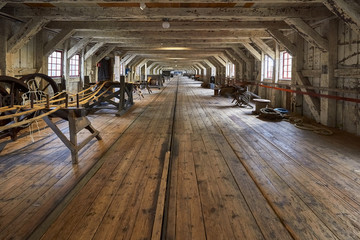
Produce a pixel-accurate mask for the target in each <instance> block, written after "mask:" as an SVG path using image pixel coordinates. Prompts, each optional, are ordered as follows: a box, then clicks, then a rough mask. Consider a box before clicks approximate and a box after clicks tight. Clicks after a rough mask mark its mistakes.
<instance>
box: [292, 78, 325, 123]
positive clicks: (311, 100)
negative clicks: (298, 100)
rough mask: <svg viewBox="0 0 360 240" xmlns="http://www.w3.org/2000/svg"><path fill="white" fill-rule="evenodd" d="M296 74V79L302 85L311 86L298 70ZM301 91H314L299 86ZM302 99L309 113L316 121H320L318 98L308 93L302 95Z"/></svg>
mask: <svg viewBox="0 0 360 240" xmlns="http://www.w3.org/2000/svg"><path fill="white" fill-rule="evenodd" d="M295 74H296V81H297V82H298V83H299V84H300V85H302V86H304V85H305V86H312V84H311V83H310V81H309V79H308V78H306V77H304V76H303V75H302V73H301V71H298V72H296V73H295ZM300 89H301V91H303V92H312V93H315V92H314V90H312V89H307V88H303V87H300ZM304 100H305V102H306V103H307V104H308V106H309V109H310V111H311V114H312V115H313V117H314V119H315V120H316V121H317V122H320V100H319V98H315V97H311V96H309V95H304Z"/></svg>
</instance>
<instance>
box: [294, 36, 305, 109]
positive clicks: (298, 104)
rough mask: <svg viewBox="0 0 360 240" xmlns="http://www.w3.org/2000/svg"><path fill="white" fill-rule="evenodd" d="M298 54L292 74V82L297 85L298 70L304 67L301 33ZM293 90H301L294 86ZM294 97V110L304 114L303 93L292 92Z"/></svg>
mask: <svg viewBox="0 0 360 240" xmlns="http://www.w3.org/2000/svg"><path fill="white" fill-rule="evenodd" d="M296 48H297V50H296V55H295V57H294V58H293V61H292V69H293V71H292V74H291V84H292V85H296V82H297V80H296V78H297V76H296V71H300V70H302V69H303V59H304V39H303V38H302V37H301V36H300V34H297V35H296ZM292 89H293V90H300V89H299V88H294V87H293V88H292ZM292 96H293V97H294V99H292V109H291V110H292V112H294V113H296V114H301V115H302V113H303V112H302V109H303V106H302V104H303V96H302V95H301V94H292Z"/></svg>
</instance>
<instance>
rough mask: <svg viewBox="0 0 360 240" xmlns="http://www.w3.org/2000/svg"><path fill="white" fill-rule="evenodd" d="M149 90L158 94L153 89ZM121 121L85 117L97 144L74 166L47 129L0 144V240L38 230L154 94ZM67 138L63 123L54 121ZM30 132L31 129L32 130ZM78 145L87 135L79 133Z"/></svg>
mask: <svg viewBox="0 0 360 240" xmlns="http://www.w3.org/2000/svg"><path fill="white" fill-rule="evenodd" d="M154 92H159V91H158V90H154ZM134 98H135V102H136V103H135V105H134V106H133V107H132V108H131V109H130V110H129V111H128V112H127V113H126V115H125V116H123V117H115V113H116V111H114V110H106V111H104V110H100V111H99V112H97V113H96V114H94V115H90V116H89V119H90V120H91V122H92V125H93V126H94V127H95V128H96V129H98V130H99V131H100V132H101V136H102V137H103V140H102V141H97V140H96V139H93V140H92V141H91V142H90V143H89V144H87V145H86V146H85V147H84V148H83V149H82V150H81V151H80V153H79V164H77V165H72V164H71V156H70V150H69V149H68V148H66V147H65V145H64V144H63V143H62V142H61V141H60V139H59V138H57V136H56V135H55V134H54V133H53V132H52V131H51V130H50V129H49V128H45V129H44V127H45V126H44V123H43V122H40V123H39V127H40V129H41V131H35V132H34V134H33V135H32V138H33V139H34V141H32V138H31V135H29V134H28V131H26V130H24V131H22V132H21V133H20V136H19V139H18V140H17V141H16V142H12V141H10V140H8V139H2V140H0V147H1V153H0V239H26V238H28V237H29V236H30V234H31V233H32V232H33V231H35V230H36V229H37V227H38V226H39V225H41V223H42V222H43V221H44V220H45V219H46V217H47V216H48V215H49V214H50V213H51V212H52V211H53V210H54V209H55V207H56V206H57V205H58V204H60V203H61V202H63V201H64V198H65V196H66V195H68V194H69V193H70V191H71V190H72V189H73V188H74V187H75V186H77V185H78V184H79V182H80V181H81V180H82V179H83V178H84V176H86V174H87V173H88V172H89V171H90V169H93V167H94V166H96V164H97V163H98V162H99V160H100V157H101V156H102V155H103V154H104V153H105V152H106V151H107V150H108V149H109V148H110V146H111V145H112V144H113V143H114V142H115V141H116V139H118V138H119V137H120V136H121V135H122V134H123V133H124V131H125V130H126V129H127V128H128V127H129V126H130V125H131V124H132V122H133V121H134V119H136V118H137V117H138V116H139V115H140V114H142V112H143V111H144V110H145V109H146V107H147V105H148V103H149V102H151V101H152V100H154V99H155V98H156V94H152V95H148V94H145V98H144V99H142V100H139V99H138V98H137V97H136V96H135V97H134ZM57 125H58V127H59V128H60V129H61V130H62V131H63V132H64V133H65V135H68V124H67V122H65V121H63V120H58V121H57ZM35 129H37V128H36V126H35ZM78 136H79V139H78V140H79V142H80V141H81V140H83V139H85V138H86V136H88V133H87V131H82V132H80V133H79V134H78Z"/></svg>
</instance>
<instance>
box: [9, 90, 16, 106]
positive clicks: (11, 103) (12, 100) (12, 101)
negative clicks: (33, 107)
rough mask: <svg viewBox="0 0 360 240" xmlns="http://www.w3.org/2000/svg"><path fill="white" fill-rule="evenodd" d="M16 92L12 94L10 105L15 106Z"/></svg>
mask: <svg viewBox="0 0 360 240" xmlns="http://www.w3.org/2000/svg"><path fill="white" fill-rule="evenodd" d="M14 98H15V97H14V93H12V94H11V95H10V107H11V108H12V107H13V106H14Z"/></svg>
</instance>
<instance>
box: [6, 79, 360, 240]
mask: <svg viewBox="0 0 360 240" xmlns="http://www.w3.org/2000/svg"><path fill="white" fill-rule="evenodd" d="M251 112H252V109H248V108H239V107H235V106H234V104H232V103H231V99H228V98H220V97H217V96H214V95H213V90H210V89H204V88H201V87H200V83H199V82H198V81H194V80H192V79H189V78H186V77H174V78H173V79H172V80H171V81H170V82H168V83H167V84H166V86H165V87H164V88H163V89H162V90H158V91H156V92H154V94H152V95H151V96H149V97H148V98H147V100H146V101H142V102H139V104H136V105H135V106H134V109H132V110H131V111H130V112H128V113H127V114H126V115H125V116H124V118H118V120H117V121H119V122H118V123H120V121H124V119H126V118H128V120H127V121H128V122H127V123H126V124H124V125H126V128H125V127H123V128H122V130H121V133H120V130H118V132H117V131H109V132H107V133H106V134H107V135H108V136H109V137H110V136H111V135H112V136H113V137H110V138H111V139H112V143H104V144H105V145H106V144H107V145H108V146H109V147H108V150H107V149H105V150H104V149H103V150H102V152H103V154H101V156H98V158H94V157H90V156H88V155H89V154H86V151H90V150H89V149H87V150H84V151H83V152H81V154H83V155H81V154H80V161H79V165H78V166H73V167H72V168H73V169H72V170H70V171H68V172H67V173H66V174H63V173H61V171H64V169H65V166H64V165H67V167H68V168H71V163H70V161H67V162H66V163H63V166H62V167H60V165H59V163H57V162H58V161H56V160H54V161H53V163H52V164H48V165H47V167H46V169H40V166H41V162H44V161H45V159H38V160H36V159H32V161H31V162H30V161H28V162H27V165H26V166H25V165H23V166H22V168H20V167H19V166H17V167H16V168H15V167H14V169H15V170H12V171H11V172H10V173H8V178H11V177H12V178H13V179H15V177H16V179H18V182H20V181H21V178H24V179H26V178H29V179H32V178H34V179H36V178H37V177H38V176H37V175H40V174H43V173H41V172H42V171H47V172H51V174H43V175H42V179H43V181H44V183H43V184H44V185H47V188H46V189H45V188H44V186H41V183H40V182H38V184H35V183H34V184H32V185H29V186H28V187H24V188H22V187H21V186H17V188H18V190H14V189H13V190H12V191H10V190H9V188H6V186H7V185H6V181H5V180H3V181H2V182H1V183H0V190H1V208H0V209H1V216H0V217H1V221H0V222H1V225H0V238H1V239H25V238H28V239H40V238H41V239H160V238H162V239H359V238H360V226H359V225H360V223H359V222H360V221H359V219H360V211H359V209H360V206H359V205H360V180H359V179H360V178H359V173H360V160H359V156H360V144H359V142H360V141H358V139H357V141H349V140H348V139H349V136H350V134H347V133H344V132H341V131H336V130H334V131H335V134H334V135H332V136H323V135H318V134H316V133H314V132H310V131H304V130H301V129H298V128H295V127H294V126H293V125H292V124H290V123H289V122H286V121H276V122H274V121H264V120H261V119H259V118H257V117H256V116H255V115H252V114H251ZM101 118H103V119H101ZM105 118H106V116H102V115H99V116H96V117H95V118H94V119H93V122H98V123H101V122H102V121H104V120H106V119H105ZM114 121H115V122H114V123H113V125H112V126H113V127H112V128H113V129H115V128H116V127H115V126H116V125H117V124H118V123H116V120H114ZM109 124H111V123H109ZM94 125H95V126H97V124H96V123H94ZM115 135H116V136H117V137H116V136H115ZM351 137H352V138H354V137H353V136H351ZM98 144H99V143H97V142H96V141H93V142H92V143H91V146H92V147H93V148H95V149H99V146H97V145H98ZM46 146H47V147H46ZM110 146H111V147H110ZM103 147H104V146H103ZM104 148H105V147H104ZM23 151H29V152H28V153H27V154H32V155H35V152H38V153H39V151H47V152H48V153H50V152H51V151H52V150H51V149H49V148H48V145H45V144H43V145H41V144H38V145H37V147H34V146H33V145H30V146H24V147H23ZM63 151H66V149H65V150H63ZM97 151H101V150H97ZM10 155H11V154H10ZM81 156H83V158H82V159H81ZM84 156H85V157H84ZM7 158H9V159H11V156H10V157H9V154H8V155H2V156H1V159H2V161H1V164H4V163H6V162H7V163H8V164H10V163H9V161H10V160H7ZM68 159H69V156H68ZM91 159H92V160H91ZM86 161H87V163H86ZM89 161H90V162H91V164H90V163H89ZM37 162H38V163H37ZM36 165H37V167H36ZM2 166H3V165H2ZM30 169H31V170H30ZM14 171H17V172H14ZM83 171H84V173H82V172H83ZM1 174H2V175H4V176H5V175H6V173H4V172H1ZM9 174H10V175H11V174H12V175H14V176H10V175H9ZM60 174H63V175H60ZM26 175H28V176H26ZM30 175H31V177H29V176H30ZM52 175H58V180H61V181H62V182H64V183H65V182H67V181H70V182H73V184H72V185H71V184H65V185H58V186H55V185H56V182H55V181H54V180H53V179H54V177H53V176H52ZM46 178H47V180H49V182H48V183H46ZM77 178H78V180H75V179H77ZM80 180H81V181H80ZM29 181H30V180H29ZM23 184H25V185H26V184H27V183H26V182H24V183H23ZM50 184H54V186H55V187H51V186H50ZM54 188H55V189H56V188H66V190H62V191H59V192H56V191H55V190H54ZM30 189H32V191H34V192H33V193H32V194H29V192H30ZM21 191H22V192H21ZM15 192H17V195H15ZM3 193H7V195H6V196H5V195H3ZM27 194H29V195H27ZM12 195H13V199H9V197H10V196H12ZM53 195H56V197H57V198H54V196H53ZM20 199H23V201H20ZM26 200H27V201H26ZM11 201H12V202H17V204H18V205H14V204H13V205H12V204H9V202H11ZM29 202H30V203H29ZM37 203H38V205H36V204H37ZM35 208H36V210H34V209H35ZM18 209H22V210H21V211H19V210H18ZM41 209H43V210H41ZM4 213H6V214H4ZM29 221H30V222H29Z"/></svg>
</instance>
